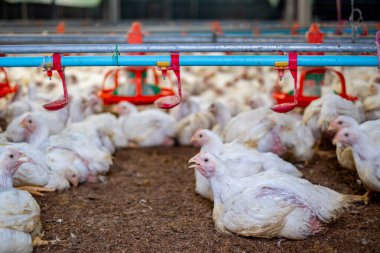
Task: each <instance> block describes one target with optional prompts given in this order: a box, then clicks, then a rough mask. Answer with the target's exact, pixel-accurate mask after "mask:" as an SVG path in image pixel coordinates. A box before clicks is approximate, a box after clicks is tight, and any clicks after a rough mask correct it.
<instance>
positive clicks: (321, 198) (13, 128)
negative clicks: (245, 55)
mask: <svg viewBox="0 0 380 253" xmlns="http://www.w3.org/2000/svg"><path fill="white" fill-rule="evenodd" d="M105 71H106V69H100V68H88V69H86V68H80V69H79V68H78V69H76V68H72V69H68V70H67V71H66V72H67V73H66V78H67V83H68V85H69V87H68V88H69V93H70V95H71V97H70V103H69V105H68V106H66V107H65V108H63V109H61V110H59V111H46V110H45V109H43V108H42V105H43V104H44V103H46V102H47V101H50V100H51V99H54V96H52V94H53V95H56V94H60V86H59V78H58V76H53V80H52V81H48V80H47V79H45V76H44V73H41V72H37V71H35V70H30V69H23V68H17V69H10V70H9V72H10V76H11V77H12V79H13V81H14V82H15V83H17V84H18V85H19V89H18V92H17V94H15V95H14V96H12V97H11V98H7V100H5V99H3V100H5V101H2V102H3V104H2V110H1V112H0V114H1V115H0V116H1V117H2V118H4V119H5V121H6V123H7V127H6V129H4V131H3V132H2V133H1V134H0V141H1V143H0V144H1V145H0V149H1V152H0V162H1V163H2V165H1V167H0V242H1V243H0V252H31V251H33V247H35V246H41V245H46V244H48V242H47V241H44V240H43V239H42V234H41V231H42V227H41V221H40V208H39V206H38V204H37V202H36V201H35V200H34V198H33V197H32V195H31V194H34V195H44V194H48V193H47V192H49V191H63V190H67V189H69V188H70V187H76V186H78V185H79V184H81V183H84V182H90V183H96V182H99V181H101V180H104V177H105V176H106V174H107V172H108V171H109V170H110V168H111V165H112V159H113V157H112V155H113V154H114V152H115V151H116V149H118V148H128V147H140V148H143V147H152V146H172V145H194V146H196V147H199V148H200V152H199V153H198V154H197V155H196V156H194V157H192V158H191V159H190V160H189V162H190V163H192V164H191V165H190V168H191V169H194V171H195V181H196V185H195V192H196V193H198V194H199V195H201V196H202V197H204V198H207V199H209V200H211V201H213V203H214V209H213V221H214V223H215V228H216V230H217V231H218V232H221V233H235V234H238V235H241V236H247V237H264V238H273V237H284V238H290V239H304V238H306V237H308V236H310V235H313V234H316V233H318V232H319V231H321V230H322V229H323V224H324V223H328V222H330V221H332V220H334V219H336V218H338V217H339V215H340V214H342V212H344V210H345V208H346V207H348V206H349V205H351V204H352V203H354V202H364V203H366V204H367V203H368V202H369V201H370V197H371V195H372V194H373V192H379V191H380V158H379V157H380V153H379V152H380V151H379V150H380V149H378V147H379V145H380V128H379V126H380V120H379V118H380V104H379V103H380V102H379V101H380V90H379V87H380V74H379V72H378V71H377V70H372V69H368V68H366V69H364V70H363V69H362V68H350V69H344V70H342V71H343V72H344V74H345V76H346V78H347V79H348V80H349V82H348V87H347V89H348V92H349V93H350V94H351V95H355V96H357V97H358V98H359V100H358V101H357V102H355V103H353V102H350V101H348V100H345V99H343V98H341V97H340V96H338V95H336V94H335V93H334V89H335V91H336V92H339V84H338V83H337V80H336V79H334V78H332V79H331V80H329V82H330V84H331V85H326V87H323V93H322V96H321V97H320V98H319V99H317V100H314V101H313V102H312V103H311V104H310V105H309V106H308V107H307V108H305V109H304V110H303V111H302V110H295V111H294V112H289V113H287V114H279V113H276V112H273V111H271V110H270V106H272V105H274V104H275V101H274V100H273V99H272V96H271V94H272V92H273V91H274V89H275V88H276V85H275V84H276V80H277V73H276V72H275V71H274V70H273V69H271V68H265V67H261V68H254V67H250V68H247V67H192V68H189V67H183V71H182V82H183V89H184V98H183V102H182V104H180V105H179V106H177V107H176V108H173V109H171V110H167V111H164V110H160V109H157V108H154V107H152V106H148V107H143V108H138V107H136V106H135V105H133V104H131V103H129V102H120V103H119V104H117V105H114V106H112V107H109V106H108V107H105V106H104V105H103V103H102V100H101V99H100V98H99V97H98V96H97V92H98V91H99V89H100V80H102V74H103V73H104V72H105ZM287 78H288V79H289V75H288V76H285V78H284V79H285V84H284V85H283V87H282V88H283V90H284V91H285V92H288V91H290V89H291V82H289V84H287V83H286V79H287ZM336 89H338V90H336ZM323 141H324V142H326V141H327V142H329V143H333V144H334V145H336V152H335V151H334V152H328V153H329V154H326V152H325V151H321V150H320V143H322V142H323ZM315 153H319V154H320V155H321V156H322V155H329V156H336V157H337V159H338V161H339V163H340V164H341V166H342V167H344V168H347V169H349V170H356V171H357V175H358V177H359V179H360V180H361V181H362V183H363V184H364V185H365V186H366V188H367V189H368V192H367V193H366V194H365V195H363V196H359V195H344V194H340V193H338V192H336V191H334V190H332V189H328V188H326V187H324V186H319V185H314V184H312V183H310V182H309V181H308V180H306V179H304V178H303V175H302V173H301V172H300V171H299V170H298V168H297V166H300V164H305V166H307V164H308V161H309V160H310V159H311V158H312V157H313V156H314V154H315ZM296 165H297V166H296ZM28 192H29V193H28ZM30 193H31V194H30Z"/></svg>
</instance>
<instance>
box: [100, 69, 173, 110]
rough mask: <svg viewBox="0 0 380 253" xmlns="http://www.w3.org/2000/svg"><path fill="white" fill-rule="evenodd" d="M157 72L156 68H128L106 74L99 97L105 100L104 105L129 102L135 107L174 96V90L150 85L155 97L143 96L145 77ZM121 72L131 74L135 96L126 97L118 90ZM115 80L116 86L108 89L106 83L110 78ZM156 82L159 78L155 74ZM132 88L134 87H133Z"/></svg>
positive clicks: (113, 70)
mask: <svg viewBox="0 0 380 253" xmlns="http://www.w3.org/2000/svg"><path fill="white" fill-rule="evenodd" d="M148 70H151V71H155V69H154V68H146V67H135V68H132V67H128V68H123V69H120V68H119V69H112V70H110V71H108V72H107V73H106V75H105V76H104V79H103V84H102V90H101V91H100V92H99V97H100V98H102V99H103V102H104V104H106V105H110V104H116V103H119V102H121V101H128V102H130V103H132V104H135V105H147V104H153V103H154V101H155V100H157V99H159V98H161V97H165V96H172V95H174V92H173V90H171V89H167V88H161V87H159V86H157V85H150V86H149V87H150V88H151V90H152V91H153V92H154V93H155V94H154V95H144V94H143V79H145V77H144V76H145V75H146V74H147V71H148ZM120 71H127V72H128V73H129V74H130V78H129V80H130V81H131V82H132V83H131V85H134V87H135V94H131V95H125V94H119V92H118V88H119V87H120V83H119V74H120ZM111 76H112V77H113V78H114V83H113V84H114V85H113V87H111V88H107V87H106V81H107V80H108V78H109V77H111ZM154 79H155V82H156V83H157V82H158V76H157V74H156V72H154ZM131 87H132V86H131Z"/></svg>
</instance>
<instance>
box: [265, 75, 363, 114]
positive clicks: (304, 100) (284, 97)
mask: <svg viewBox="0 0 380 253" xmlns="http://www.w3.org/2000/svg"><path fill="white" fill-rule="evenodd" d="M326 71H331V72H333V73H335V74H336V75H337V76H338V77H339V79H340V83H341V86H342V91H341V93H339V94H338V95H339V96H341V97H342V98H344V99H347V100H349V101H356V100H357V99H358V98H357V97H353V96H350V95H348V94H347V92H346V81H345V79H344V76H343V74H342V73H341V72H339V71H336V70H334V69H330V68H312V69H307V70H304V71H302V73H301V78H300V88H299V92H298V96H297V101H298V104H297V106H298V107H307V106H308V105H309V104H310V103H311V102H312V101H313V100H315V99H318V98H319V97H320V96H304V95H303V93H304V87H305V81H306V83H307V82H314V83H313V84H314V85H315V86H316V87H319V84H318V83H317V82H316V80H315V79H313V78H308V77H310V76H311V77H312V75H316V76H320V77H322V78H323V75H324V74H325V73H326ZM320 84H322V85H323V80H321V82H320ZM273 98H274V99H276V101H277V103H279V104H282V103H291V102H293V101H294V96H293V94H292V92H290V93H282V92H274V93H273Z"/></svg>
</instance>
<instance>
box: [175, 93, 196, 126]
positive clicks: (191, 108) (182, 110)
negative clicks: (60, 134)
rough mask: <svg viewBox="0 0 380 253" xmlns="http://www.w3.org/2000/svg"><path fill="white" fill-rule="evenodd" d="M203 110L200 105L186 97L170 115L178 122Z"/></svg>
mask: <svg viewBox="0 0 380 253" xmlns="http://www.w3.org/2000/svg"><path fill="white" fill-rule="evenodd" d="M200 110H201V108H200V106H199V104H198V103H197V102H196V101H195V100H194V99H192V98H191V97H188V96H185V97H183V99H182V102H181V104H179V105H178V106H176V107H174V108H173V109H171V110H170V115H171V116H172V117H173V118H175V119H176V120H178V121H179V120H181V119H183V118H185V117H187V116H188V115H190V114H192V113H195V112H199V111H200Z"/></svg>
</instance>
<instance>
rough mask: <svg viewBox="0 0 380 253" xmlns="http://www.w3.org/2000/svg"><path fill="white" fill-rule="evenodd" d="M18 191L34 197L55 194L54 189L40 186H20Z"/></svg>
mask: <svg viewBox="0 0 380 253" xmlns="http://www.w3.org/2000/svg"><path fill="white" fill-rule="evenodd" d="M16 188H17V189H18V190H22V191H27V192H29V193H30V194H32V195H37V196H45V195H44V194H43V192H53V191H55V189H53V188H44V187H38V186H30V185H28V186H18V187H16Z"/></svg>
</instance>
